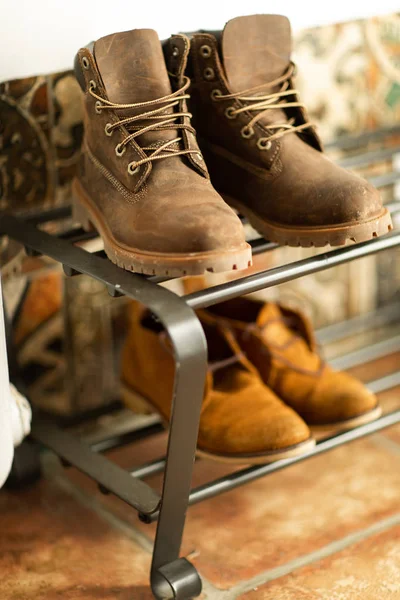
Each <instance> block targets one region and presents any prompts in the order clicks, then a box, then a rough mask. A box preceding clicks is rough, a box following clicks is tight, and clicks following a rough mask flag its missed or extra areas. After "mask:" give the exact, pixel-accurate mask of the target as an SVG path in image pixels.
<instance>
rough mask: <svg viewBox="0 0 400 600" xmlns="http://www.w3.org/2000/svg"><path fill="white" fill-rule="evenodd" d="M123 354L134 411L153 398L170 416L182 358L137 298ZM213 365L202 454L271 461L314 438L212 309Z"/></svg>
mask: <svg viewBox="0 0 400 600" xmlns="http://www.w3.org/2000/svg"><path fill="white" fill-rule="evenodd" d="M129 310H130V329H129V333H128V337H127V340H126V343H125V346H124V349H123V354H122V381H123V397H124V400H125V403H126V404H127V406H129V407H130V408H132V409H133V410H134V411H139V412H143V411H146V410H147V411H148V409H149V406H150V410H151V408H153V409H155V410H156V411H158V412H159V413H160V414H161V415H162V417H163V419H164V420H165V421H168V420H169V417H170V410H171V398H172V389H173V379H174V369H175V367H174V358H173V356H172V351H171V348H170V345H169V343H168V339H167V337H166V335H165V333H164V332H157V331H155V330H154V329H153V330H152V329H151V328H149V326H150V327H151V319H150V318H149V316H148V313H147V312H146V311H144V310H143V309H142V307H140V306H139V305H138V304H135V303H133V304H132V305H131V306H130V309H129ZM203 327H204V330H205V333H206V337H207V341H208V348H209V372H208V375H207V383H206V390H205V394H204V401H203V406H202V411H201V418H200V431H199V437H198V454H199V455H203V456H206V457H209V458H212V459H214V460H219V461H224V462H232V463H244V464H252V463H267V462H272V461H275V460H278V459H282V458H288V457H291V456H297V455H299V454H302V453H304V452H307V451H308V450H310V449H311V448H312V447H313V446H314V443H315V442H314V440H313V439H312V438H311V437H310V431H309V429H308V427H307V425H306V424H305V423H304V421H303V420H302V419H301V418H300V417H299V416H298V415H297V414H296V413H295V412H294V411H293V410H292V409H291V408H290V407H288V406H286V405H285V404H284V403H283V402H281V401H280V400H279V399H278V398H277V397H276V396H275V394H274V393H273V392H272V391H271V390H269V389H268V388H267V387H266V386H265V385H264V384H263V382H262V381H261V379H260V377H259V375H258V373H257V372H256V370H255V369H254V367H253V366H252V365H251V364H250V363H249V362H248V361H247V360H246V358H245V357H244V356H243V354H242V353H241V351H240V349H239V347H238V345H237V343H236V342H235V339H234V337H233V336H232V334H231V333H230V332H229V331H227V330H225V329H224V328H221V327H220V326H217V325H215V320H214V319H209V318H208V316H207V315H204V321H203Z"/></svg>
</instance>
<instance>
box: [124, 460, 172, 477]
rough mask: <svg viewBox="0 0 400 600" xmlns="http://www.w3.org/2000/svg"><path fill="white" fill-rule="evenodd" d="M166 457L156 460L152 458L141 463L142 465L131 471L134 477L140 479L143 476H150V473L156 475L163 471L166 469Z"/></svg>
mask: <svg viewBox="0 0 400 600" xmlns="http://www.w3.org/2000/svg"><path fill="white" fill-rule="evenodd" d="M165 464H166V459H165V457H163V458H157V459H156V460H152V461H151V462H148V463H146V464H144V465H140V467H136V468H135V469H132V470H131V471H130V473H131V475H133V477H137V478H138V479H142V478H143V477H149V475H156V474H157V473H161V472H162V471H164V469H165Z"/></svg>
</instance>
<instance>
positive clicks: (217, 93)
mask: <svg viewBox="0 0 400 600" xmlns="http://www.w3.org/2000/svg"><path fill="white" fill-rule="evenodd" d="M210 96H211V100H217V99H218V98H220V97H221V96H222V92H221V90H213V91H212V92H211V94H210Z"/></svg>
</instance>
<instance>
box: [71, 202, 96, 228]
mask: <svg viewBox="0 0 400 600" xmlns="http://www.w3.org/2000/svg"><path fill="white" fill-rule="evenodd" d="M72 218H73V220H74V221H76V222H77V223H80V224H81V225H82V227H83V229H84V230H85V231H94V227H93V224H92V222H91V220H90V217H89V214H88V212H87V210H86V209H85V207H84V206H82V204H81V203H80V202H79V200H77V199H76V198H74V199H73V201H72Z"/></svg>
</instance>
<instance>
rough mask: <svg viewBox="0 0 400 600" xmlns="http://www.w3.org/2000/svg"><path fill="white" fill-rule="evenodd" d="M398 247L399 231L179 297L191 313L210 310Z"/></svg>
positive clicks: (399, 242) (399, 240) (399, 241)
mask: <svg viewBox="0 0 400 600" xmlns="http://www.w3.org/2000/svg"><path fill="white" fill-rule="evenodd" d="M399 245H400V231H393V232H391V233H389V234H387V235H385V236H383V237H380V238H377V239H373V240H369V241H368V242H362V243H361V244H356V245H354V246H346V247H344V248H339V249H337V250H333V251H332V252H326V253H323V254H318V255H317V256H312V257H310V258H305V259H303V260H299V261H296V262H293V263H289V264H287V265H283V266H281V267H276V268H274V269H268V270H267V271H262V272H261V273H255V274H252V275H248V276H247V277H242V278H241V279H236V280H234V281H230V282H228V283H223V284H220V285H216V286H214V287H212V288H209V289H206V290H200V291H198V292H194V293H193V294H188V295H186V296H183V299H184V300H186V302H187V304H188V305H189V306H191V307H192V308H194V309H197V308H203V307H206V306H211V305H213V304H217V303H218V302H222V301H224V300H230V299H231V298H236V297H237V296H242V295H243V294H250V293H251V292H256V291H258V290H262V289H265V288H270V287H272V286H274V285H279V284H281V283H285V282H287V281H291V280H293V279H298V278H299V277H303V276H304V275H310V274H311V273H317V272H319V271H324V270H325V269H329V268H331V267H336V266H337V265H341V264H344V263H347V262H350V261H352V260H356V259H357V258H361V257H363V256H369V255H371V254H375V253H377V252H382V250H387V249H388V248H395V247H396V246H399Z"/></svg>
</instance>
